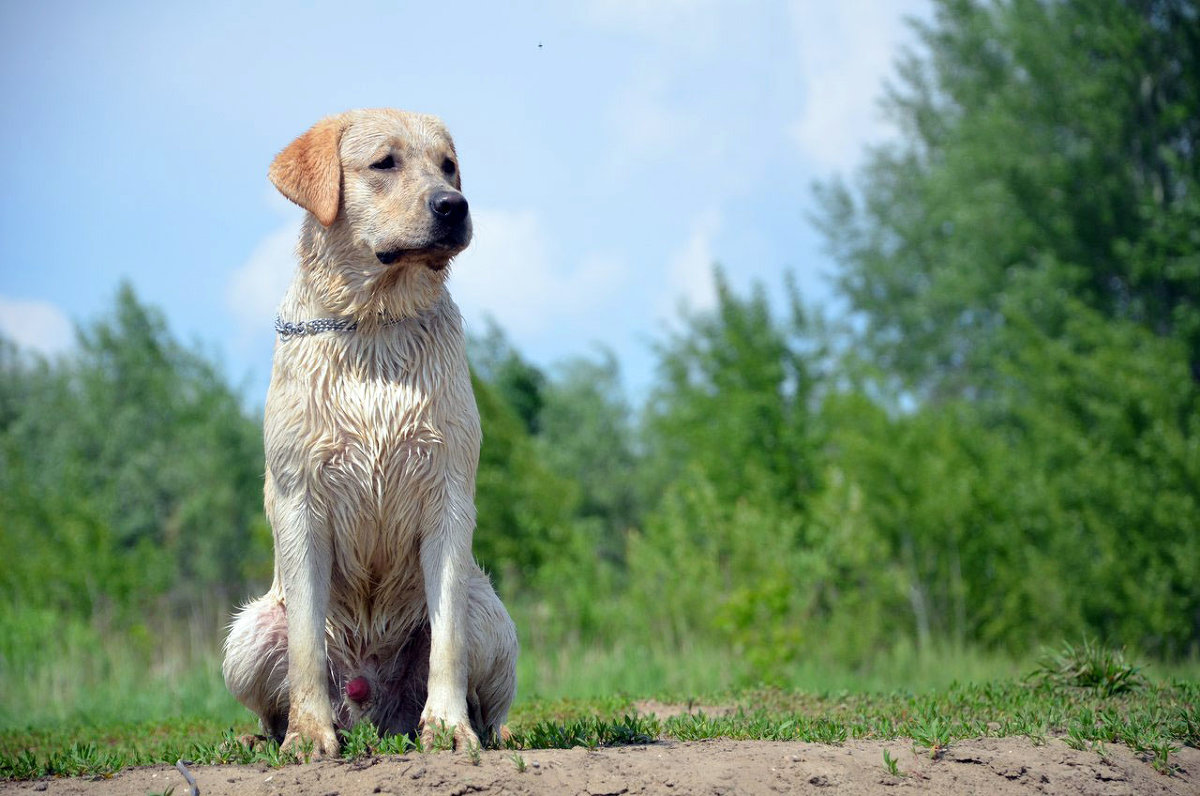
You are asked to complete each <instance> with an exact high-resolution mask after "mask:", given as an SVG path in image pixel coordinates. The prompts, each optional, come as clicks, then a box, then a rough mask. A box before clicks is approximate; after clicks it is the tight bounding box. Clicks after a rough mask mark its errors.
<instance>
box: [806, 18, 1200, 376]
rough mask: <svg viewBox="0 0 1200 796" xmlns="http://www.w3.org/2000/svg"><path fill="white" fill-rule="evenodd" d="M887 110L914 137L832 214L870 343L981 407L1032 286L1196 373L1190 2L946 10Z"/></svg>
mask: <svg viewBox="0 0 1200 796" xmlns="http://www.w3.org/2000/svg"><path fill="white" fill-rule="evenodd" d="M917 31H918V33H919V35H920V39H921V42H922V44H923V47H924V50H923V51H917V52H913V53H910V54H909V55H908V56H907V57H906V58H905V59H904V60H903V61H902V62H901V64H900V66H899V70H898V81H897V84H896V86H895V87H893V89H892V90H891V92H890V95H889V97H888V100H887V103H886V108H887V110H888V111H889V112H890V115H891V116H892V118H893V119H894V120H895V122H896V123H897V125H898V127H899V128H900V131H901V133H902V135H901V138H900V140H899V141H898V142H897V143H895V144H892V145H889V146H885V147H882V148H880V149H878V150H876V151H875V152H873V153H872V154H871V155H870V157H869V158H868V162H867V166H866V167H865V169H864V171H863V174H862V182H861V185H860V190H859V191H857V192H852V191H851V190H850V189H849V188H848V187H846V186H845V185H844V184H843V183H840V182H834V183H832V184H829V185H826V186H823V187H822V189H821V191H820V193H821V196H822V198H823V212H822V214H821V216H820V218H819V219H818V221H819V224H820V225H821V227H822V229H823V230H824V232H825V234H826V236H827V239H828V240H829V243H830V247H831V250H832V251H833V253H834V255H835V257H836V258H837V260H838V261H839V263H840V265H841V268H842V273H841V277H840V285H841V289H842V291H843V293H844V294H845V295H846V297H847V298H848V299H849V300H850V302H851V304H852V306H853V308H854V309H855V310H857V311H859V312H861V313H862V314H863V316H864V318H865V319H866V321H867V334H866V335H865V336H864V342H865V343H867V344H869V345H870V346H871V347H872V350H873V351H874V352H875V354H876V355H877V356H878V357H879V358H880V360H881V361H882V362H884V363H885V364H886V366H887V367H888V368H889V369H890V370H892V371H893V372H895V373H897V374H900V375H902V376H903V377H904V378H905V379H906V381H907V384H908V386H909V387H910V389H912V390H914V391H916V392H917V394H919V395H924V396H933V397H936V396H948V395H968V396H971V395H978V394H979V391H980V390H984V389H986V388H987V386H988V384H989V382H988V376H989V375H992V374H990V364H991V363H992V362H993V355H994V354H995V349H996V345H997V343H998V338H997V335H996V331H997V329H998V328H999V327H1000V326H1001V325H1002V324H1003V323H1004V317H1003V312H1002V309H1001V298H1002V297H1003V296H1005V295H1008V294H1010V293H1012V292H1013V291H1014V290H1019V289H1020V288H1019V285H1020V283H1021V280H1022V275H1023V274H1025V273H1027V272H1044V277H1040V278H1039V281H1040V282H1041V289H1042V290H1043V291H1045V292H1044V293H1043V294H1042V295H1041V298H1042V300H1043V301H1049V300H1052V299H1053V297H1054V296H1055V295H1070V296H1073V297H1075V298H1076V299H1078V300H1080V301H1082V302H1083V303H1084V304H1085V305H1087V306H1088V307H1091V308H1093V309H1095V310H1097V311H1098V312H1100V313H1101V314H1102V315H1103V316H1104V317H1108V318H1114V319H1127V320H1131V321H1134V322H1136V323H1138V324H1141V325H1143V326H1145V327H1146V328H1148V329H1150V330H1152V331H1153V332H1154V333H1156V334H1159V335H1163V336H1169V337H1173V338H1175V339H1179V340H1181V341H1182V342H1183V343H1184V344H1185V346H1186V351H1187V354H1186V356H1187V358H1188V362H1189V363H1190V368H1191V371H1192V376H1193V379H1194V380H1198V381H1200V245H1198V244H1200V238H1198V237H1197V235H1198V233H1197V230H1198V229H1200V215H1198V213H1200V159H1198V158H1197V156H1196V153H1197V147H1198V144H1200V33H1198V31H1200V12H1198V8H1197V6H1196V4H1195V3H1194V2H1191V1H1190V0H1136V1H1135V0H1068V1H1067V2H1050V1H1049V0H1011V1H1010V2H990V3H982V2H973V1H972V0H940V1H939V2H937V4H936V8H935V17H934V20H933V21H932V22H931V23H929V24H927V25H918V26H917Z"/></svg>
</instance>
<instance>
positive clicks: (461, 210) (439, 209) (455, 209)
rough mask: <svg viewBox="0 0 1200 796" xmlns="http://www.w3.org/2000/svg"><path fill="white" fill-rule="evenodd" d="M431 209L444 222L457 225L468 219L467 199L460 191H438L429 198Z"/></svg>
mask: <svg viewBox="0 0 1200 796" xmlns="http://www.w3.org/2000/svg"><path fill="white" fill-rule="evenodd" d="M429 209H430V210H432V211H433V214H434V215H435V216H437V217H438V218H439V219H441V220H442V221H445V222H447V223H449V224H457V223H459V222H460V221H462V220H463V219H464V218H466V217H467V197H465V196H463V195H462V194H460V193H459V192H458V191H438V192H437V193H435V194H434V195H433V196H431V197H429Z"/></svg>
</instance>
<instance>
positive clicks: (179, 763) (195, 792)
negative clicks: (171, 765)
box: [175, 757, 200, 796]
mask: <svg viewBox="0 0 1200 796" xmlns="http://www.w3.org/2000/svg"><path fill="white" fill-rule="evenodd" d="M175 768H177V769H179V773H180V774H183V778H184V779H186V780H187V784H188V785H189V786H191V788H192V796H200V786H199V785H197V784H196V778H195V777H193V776H192V772H190V771H188V770H187V766H185V765H184V764H183V758H182V757H181V758H179V759H178V760H176V761H175Z"/></svg>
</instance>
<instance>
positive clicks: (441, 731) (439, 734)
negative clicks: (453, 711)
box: [417, 719, 483, 752]
mask: <svg viewBox="0 0 1200 796" xmlns="http://www.w3.org/2000/svg"><path fill="white" fill-rule="evenodd" d="M417 729H418V730H419V731H420V733H421V748H422V749H425V750H427V751H432V750H437V749H457V750H458V751H460V752H465V751H468V750H470V749H476V750H478V749H481V748H483V745H482V744H480V743H479V736H478V735H476V734H475V731H474V730H473V729H471V724H470V722H467V721H460V722H457V723H455V724H449V723H447V722H444V721H442V720H441V719H421V723H420V725H419V726H418V728H417Z"/></svg>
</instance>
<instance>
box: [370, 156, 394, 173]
mask: <svg viewBox="0 0 1200 796" xmlns="http://www.w3.org/2000/svg"><path fill="white" fill-rule="evenodd" d="M371 168H373V169H377V170H379V171H387V170H388V169H394V168H396V160H395V158H393V157H392V156H391V155H388V156H387V157H386V158H384V159H383V160H380V161H377V162H375V163H372V164H371Z"/></svg>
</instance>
